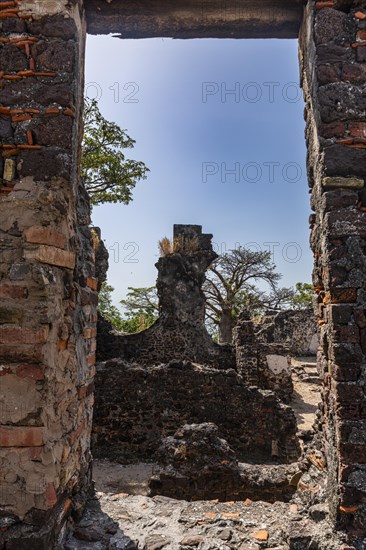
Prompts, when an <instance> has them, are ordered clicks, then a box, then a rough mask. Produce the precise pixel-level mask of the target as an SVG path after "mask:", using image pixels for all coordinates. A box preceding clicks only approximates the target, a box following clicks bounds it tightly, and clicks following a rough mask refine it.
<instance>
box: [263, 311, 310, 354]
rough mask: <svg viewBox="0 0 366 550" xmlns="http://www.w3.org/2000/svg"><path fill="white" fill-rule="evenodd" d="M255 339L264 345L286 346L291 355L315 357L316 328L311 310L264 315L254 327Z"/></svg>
mask: <svg viewBox="0 0 366 550" xmlns="http://www.w3.org/2000/svg"><path fill="white" fill-rule="evenodd" d="M256 337H257V340H258V341H259V342H263V343H265V344H270V343H275V344H282V345H284V346H286V347H287V348H288V350H289V352H290V353H291V355H298V356H301V355H316V352H317V349H318V342H319V339H318V326H317V323H316V321H315V318H314V312H313V310H312V309H306V310H303V311H296V310H289V311H280V312H279V313H273V314H268V315H265V316H264V317H263V319H262V321H261V323H260V324H258V325H257V326H256Z"/></svg>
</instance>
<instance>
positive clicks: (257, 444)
mask: <svg viewBox="0 0 366 550" xmlns="http://www.w3.org/2000/svg"><path fill="white" fill-rule="evenodd" d="M95 391H96V393H95V409H94V418H93V454H94V456H96V457H108V458H109V459H117V460H121V461H123V462H125V461H132V462H133V461H138V460H148V461H150V460H154V453H156V451H157V450H158V448H159V446H160V442H161V438H162V437H166V436H168V435H173V434H174V433H175V432H176V430H177V429H178V428H179V427H180V426H182V424H184V423H187V424H191V423H202V422H213V423H215V424H216V425H217V426H218V427H219V430H220V433H221V434H222V436H223V437H224V438H225V439H226V440H227V442H228V444H229V445H230V446H231V447H232V448H233V449H234V450H235V452H236V453H237V455H238V458H239V459H240V460H244V461H248V460H249V461H251V460H256V459H258V460H260V461H263V460H264V461H265V460H270V459H271V457H272V455H273V454H278V455H279V457H280V459H281V460H282V461H284V462H292V461H294V460H296V459H297V458H298V446H297V439H296V436H295V434H296V421H295V417H294V414H293V411H292V409H290V408H289V407H287V406H286V405H283V404H281V403H280V401H279V400H278V399H277V398H276V396H275V395H274V394H273V393H272V392H269V391H261V390H258V389H257V388H248V387H246V385H245V384H244V382H243V379H242V378H241V377H240V376H239V375H238V374H237V373H236V372H235V371H233V370H230V371H220V370H216V369H208V368H201V367H197V366H193V365H192V364H191V363H188V362H172V363H170V364H168V365H162V366H160V367H148V368H141V367H139V366H133V365H129V364H127V363H125V362H123V361H118V360H114V361H107V362H106V363H102V364H99V365H98V368H97V378H96V390H95Z"/></svg>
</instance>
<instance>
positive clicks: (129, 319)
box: [120, 286, 159, 332]
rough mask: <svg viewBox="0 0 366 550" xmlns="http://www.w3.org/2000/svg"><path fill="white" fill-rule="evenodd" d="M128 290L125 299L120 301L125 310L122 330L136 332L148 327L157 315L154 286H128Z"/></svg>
mask: <svg viewBox="0 0 366 550" xmlns="http://www.w3.org/2000/svg"><path fill="white" fill-rule="evenodd" d="M128 291H129V292H128V293H127V296H126V299H125V300H121V302H120V303H121V305H122V306H123V307H124V309H125V311H126V320H125V321H124V326H125V329H124V330H125V331H126V332H138V331H140V330H144V329H146V328H149V327H150V326H151V325H152V324H153V323H154V322H155V321H156V319H157V318H158V316H159V305H158V298H157V293H156V287H155V286H150V287H143V288H133V287H128Z"/></svg>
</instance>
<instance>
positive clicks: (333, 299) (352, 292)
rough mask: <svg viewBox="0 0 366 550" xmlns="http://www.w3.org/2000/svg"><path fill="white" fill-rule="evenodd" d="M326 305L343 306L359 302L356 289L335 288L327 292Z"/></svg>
mask: <svg viewBox="0 0 366 550" xmlns="http://www.w3.org/2000/svg"><path fill="white" fill-rule="evenodd" d="M323 301H324V303H325V304H342V303H352V302H356V301H357V289H356V288H335V289H333V290H331V291H329V290H328V291H327V292H326V293H325V297H324V300H323Z"/></svg>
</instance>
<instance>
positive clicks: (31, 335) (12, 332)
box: [0, 327, 48, 344]
mask: <svg viewBox="0 0 366 550" xmlns="http://www.w3.org/2000/svg"><path fill="white" fill-rule="evenodd" d="M47 337H48V327H43V328H41V329H39V330H31V329H29V328H22V327H0V344H44V343H45V342H47Z"/></svg>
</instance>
